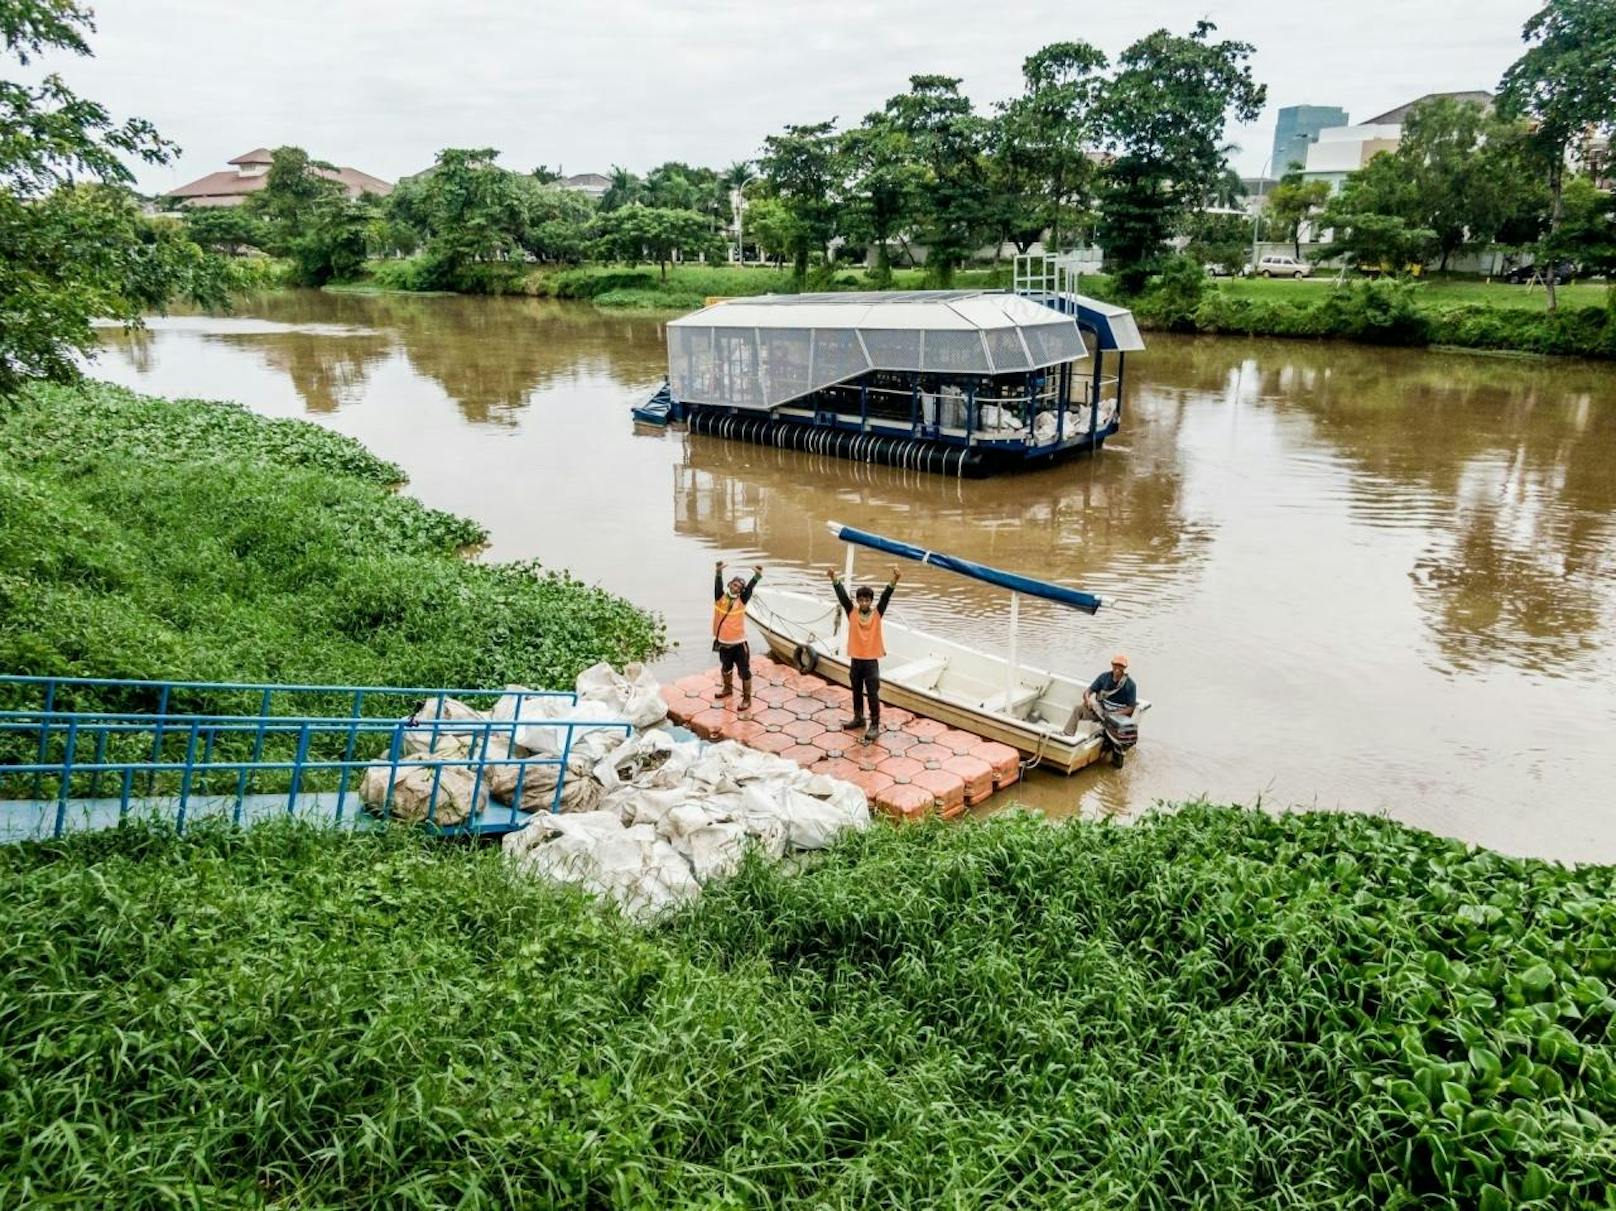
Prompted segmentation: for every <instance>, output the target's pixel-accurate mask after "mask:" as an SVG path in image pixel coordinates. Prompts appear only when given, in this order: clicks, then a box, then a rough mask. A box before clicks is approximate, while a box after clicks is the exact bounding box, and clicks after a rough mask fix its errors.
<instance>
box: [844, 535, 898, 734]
mask: <svg viewBox="0 0 1616 1211" xmlns="http://www.w3.org/2000/svg"><path fill="white" fill-rule="evenodd" d="M829 575H830V582H831V584H832V585H834V586H835V588H836V600H837V601H839V602H841V603H842V609H843V610H844V611H845V612H846V614H847V663H848V681H849V682H851V683H852V689H853V717H852V718H851V719H849V720H848V721H847V722H846V723H844V724H842V727H843V728H846V729H848V730H849V731H857V730H858V729H859V728H861V727H864V699H865V697H866V696H867V697H868V698H869V700H870V722H869V727H868V729H867V730H866V731H865V733H864V740H865V742H866V743H868V742H869V741H871V740H874V739H875V738H876V737H877V736H879V735H880V734H881V663H880V662H881V657H883V656H885V655H886V654H887V649H886V644H885V643H884V642H883V641H882V638H881V619H882V617H883V616H884V615H885V614H886V612H887V603H888V602H890V601H891V600H892V590H893V589H895V588H897V587H898V581H899V580H900V579H902V577H901V575H900V573H899V572H898V569H897V567H896V565H894V567H893V568H892V579H890V580H888V581H887V587H886V588H884V589H882V590H881V600H880V601H877V600H876V599H875V590H874V589H872V588H870V586H869V585H860V586H859V588H858V592H856V593H855V594H853V596H854V597H856V598H858V604H857V605H856V606H855V605H854V604H853V602H852V601H850V600H849V599H848V596H847V588H846V587H845V586H844V585H843V584H842V578H841V576H840V575H839V574H838V573H837V572H836V570H835V569H834V568H832V569H831V570H830V573H829Z"/></svg>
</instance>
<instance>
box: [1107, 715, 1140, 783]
mask: <svg viewBox="0 0 1616 1211" xmlns="http://www.w3.org/2000/svg"><path fill="white" fill-rule="evenodd" d="M1100 715H1101V722H1100V727H1101V729H1102V730H1103V731H1104V732H1105V749H1106V751H1107V752H1108V753H1110V754H1111V764H1112V765H1114V766H1116V767H1117V768H1118V769H1121V768H1122V761H1123V757H1122V755H1123V754H1124V753H1126V752H1127V751H1128V750H1129V749H1131V748H1132V747H1133V746H1134V745H1136V744H1138V743H1139V723H1138V720H1136V719H1135V718H1134V716H1132V715H1123V714H1119V713H1118V712H1116V711H1102V712H1100Z"/></svg>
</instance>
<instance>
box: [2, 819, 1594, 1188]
mask: <svg viewBox="0 0 1616 1211" xmlns="http://www.w3.org/2000/svg"><path fill="white" fill-rule="evenodd" d="M0 890H3V892H4V895H3V897H0V916H3V918H4V920H3V922H0V939H3V941H0V945H3V946H4V947H5V954H4V962H3V963H0V973H3V974H0V1073H3V1074H4V1079H3V1080H0V1105H3V1106H4V1113H3V1114H0V1204H3V1205H19V1204H30V1203H43V1202H46V1201H47V1200H50V1199H57V1200H61V1201H66V1202H72V1203H79V1204H89V1205H96V1204H99V1205H116V1206H128V1207H138V1206H159V1205H161V1206H173V1205H176V1204H178V1205H195V1206H210V1205H222V1204H223V1205H243V1206H253V1205H282V1206H337V1207H355V1208H357V1207H370V1206H377V1205H411V1206H436V1205H443V1204H446V1203H452V1204H455V1205H458V1206H472V1207H478V1206H484V1207H494V1206H510V1205H525V1206H561V1205H567V1206H575V1205H583V1204H591V1205H601V1206H624V1207H627V1206H667V1205H702V1206H767V1205H786V1204H793V1205H794V1204H799V1203H807V1204H811V1205H818V1206H848V1207H851V1206H873V1205H879V1206H903V1207H920V1206H939V1205H942V1206H972V1207H975V1206H1027V1207H1032V1206H1039V1207H1042V1206H1075V1207H1119V1208H1120V1207H1146V1208H1169V1207H1185V1206H1197V1207H1228V1208H1236V1207H1238V1208H1245V1207H1263V1208H1301V1207H1362V1208H1370V1207H1386V1206H1393V1207H1415V1206H1418V1207H1421V1208H1427V1207H1453V1208H1461V1207H1463V1208H1471V1207H1506V1206H1507V1207H1537V1208H1544V1209H1548V1208H1555V1209H1560V1208H1592V1207H1606V1206H1608V1205H1609V1198H1610V1191H1609V1186H1608V1182H1609V1174H1610V1173H1611V1172H1613V1171H1616V1157H1613V1156H1612V1143H1611V1139H1612V1132H1611V1131H1610V1130H1609V1123H1610V1121H1611V1119H1612V1115H1613V1114H1616V1083H1613V1081H1612V1058H1613V1046H1612V1036H1611V1024H1612V1017H1613V1011H1616V1001H1613V999H1612V997H1611V993H1610V986H1611V980H1612V979H1613V977H1616V970H1613V964H1616V952H1613V947H1612V940H1613V937H1616V898H1613V894H1612V893H1613V892H1616V872H1613V871H1612V869H1610V868H1586V869H1581V870H1566V869H1564V868H1561V867H1557V866H1554V865H1551V864H1548V863H1543V862H1537V861H1526V860H1517V859H1511V858H1505V857H1501V856H1499V855H1497V854H1494V853H1490V852H1487V851H1478V850H1471V849H1467V848H1466V847H1464V846H1461V845H1459V844H1457V843H1454V842H1449V841H1444V840H1441V839H1438V838H1434V837H1431V836H1429V835H1427V834H1423V833H1419V832H1415V831H1413V830H1409V829H1406V828H1403V827H1400V826H1398V825H1395V824H1391V823H1388V822H1383V821H1377V820H1371V819H1366V818H1362V817H1354V816H1347V815H1328V814H1314V815H1299V816H1288V817H1282V818H1277V819H1276V818H1271V817H1268V816H1265V815H1261V814H1257V813H1248V812H1243V811H1239V810H1233V809H1219V808H1210V807H1204V806H1193V807H1189V808H1186V809H1184V810H1182V811H1180V812H1178V813H1177V814H1173V815H1163V816H1159V817H1156V818H1152V819H1150V820H1147V821H1146V822H1144V823H1142V824H1140V825H1138V826H1133V827H1126V828H1119V827H1107V826H1103V825H1091V824H1081V823H1072V824H1064V825H1060V826H1051V825H1047V824H1045V823H1043V822H1041V821H1037V820H1035V819H1032V818H1029V817H1021V816H1011V817H1005V818H999V819H995V820H992V821H989V822H985V823H980V824H970V825H967V826H963V827H959V826H924V827H914V828H906V829H903V830H895V829H886V828H878V829H873V830H871V831H870V832H868V833H866V834H863V835H860V836H857V837H854V838H851V839H849V841H848V842H847V843H846V844H843V845H841V846H839V847H838V848H836V849H835V850H833V851H831V852H830V853H828V854H827V855H825V856H824V857H823V859H822V860H820V861H818V862H817V863H815V864H813V865H812V866H811V867H809V868H808V869H805V870H802V871H799V872H796V873H786V872H783V871H781V870H779V869H776V868H771V867H768V866H766V865H764V864H761V863H754V864H749V865H748V866H747V867H746V868H744V869H743V871H742V872H741V873H740V875H738V876H737V877H736V878H734V879H732V880H731V881H729V882H727V883H724V884H721V885H717V886H714V887H712V888H710V889H709V890H708V893H707V895H706V896H705V897H704V898H703V900H702V902H701V903H700V904H699V905H698V906H697V907H696V908H695V909H694V910H693V911H691V912H688V913H686V914H684V915H681V916H679V917H676V918H674V919H672V920H669V921H666V922H664V923H663V924H661V925H660V926H658V927H656V928H654V929H652V930H649V931H645V930H640V929H637V928H635V927H632V926H630V925H628V924H626V923H624V922H622V921H620V920H619V919H617V918H616V917H614V916H613V915H612V914H611V913H610V912H609V911H604V910H601V909H600V908H598V907H597V906H594V905H592V904H591V903H589V902H588V901H586V900H584V899H583V898H581V897H579V896H577V895H573V894H569V893H565V892H561V891H557V890H555V889H552V888H550V887H548V886H545V885H543V884H538V883H535V882H532V881H529V880H523V879H520V878H513V877H512V875H511V872H510V871H509V870H508V868H507V867H506V866H505V865H504V863H503V862H502V861H501V860H500V858H499V856H498V855H497V854H495V853H490V852H479V851H476V850H470V849H464V848H450V847H443V846H431V845H428V844H425V843H423V842H421V841H420V840H418V839H415V838H412V837H409V836H406V835H399V834H381V835H376V836H358V837H355V836H342V837H337V836H332V835H329V834H323V833H320V832H318V831H316V830H312V829H282V828H271V829H261V830H256V831H254V832H251V833H247V834H228V833H204V834H203V835H201V836H197V837H194V838H186V839H184V840H176V839H174V838H172V837H170V836H167V835H165V834H162V833H153V832H148V831H142V830H138V829H131V830H128V831H126V832H124V833H122V834H119V835H106V836H87V837H82V838H76V839H74V840H71V841H68V842H64V843H60V844H51V845H47V846H34V847H26V848H15V849H8V850H5V851H0Z"/></svg>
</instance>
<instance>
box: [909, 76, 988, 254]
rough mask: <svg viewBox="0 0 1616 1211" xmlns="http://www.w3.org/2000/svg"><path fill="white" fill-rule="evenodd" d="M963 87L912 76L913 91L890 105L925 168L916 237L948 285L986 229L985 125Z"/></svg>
mask: <svg viewBox="0 0 1616 1211" xmlns="http://www.w3.org/2000/svg"><path fill="white" fill-rule="evenodd" d="M959 85H960V82H959V79H958V78H957V77H955V76H910V77H909V91H908V92H906V93H899V94H898V95H897V96H895V97H893V98H892V99H891V100H889V101H888V102H887V104H886V113H887V116H888V117H889V118H890V119H891V121H892V124H893V126H894V127H895V128H896V129H897V130H898V131H900V132H901V133H902V134H903V135H905V136H906V137H907V138H908V140H909V143H910V146H912V147H913V148H914V155H915V159H916V160H917V162H918V163H920V164H921V165H922V166H923V167H924V169H925V178H924V181H923V183H922V186H921V188H920V191H919V195H918V197H917V198H916V203H915V216H916V220H917V227H918V231H917V234H918V236H919V238H920V240H921V242H922V243H924V244H925V245H926V268H927V272H928V275H929V276H930V277H932V278H933V279H934V280H935V281H936V282H938V283H939V284H940V285H945V286H946V285H948V284H949V283H950V282H951V281H953V277H954V270H955V268H956V267H958V266H959V265H960V264H961V262H963V261H964V260H965V258H966V257H968V256H969V255H970V254H971V251H972V249H974V248H975V247H976V246H977V245H978V244H979V243H980V242H981V241H982V238H983V237H984V236H985V235H986V234H987V231H988V183H987V172H986V169H985V167H984V165H983V162H982V161H983V153H984V151H985V149H986V143H987V133H988V131H987V123H986V122H985V121H984V120H983V119H982V118H980V117H979V116H978V115H977V114H976V113H975V112H974V111H973V110H972V108H971V102H970V100H969V98H967V97H966V96H965V95H964V94H962V93H961V92H960V90H959Z"/></svg>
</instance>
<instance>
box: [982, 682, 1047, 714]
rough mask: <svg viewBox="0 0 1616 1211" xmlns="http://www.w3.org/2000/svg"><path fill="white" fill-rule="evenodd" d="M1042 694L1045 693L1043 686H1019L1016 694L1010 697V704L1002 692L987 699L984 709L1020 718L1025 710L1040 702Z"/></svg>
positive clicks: (984, 702) (983, 704)
mask: <svg viewBox="0 0 1616 1211" xmlns="http://www.w3.org/2000/svg"><path fill="white" fill-rule="evenodd" d="M1041 693H1043V688H1042V687H1041V686H1036V685H1018V686H1016V689H1015V693H1013V694H1011V695H1010V696H1009V702H1008V704H1006V701H1005V695H1004V694H1003V693H1002V692H1001V693H998V694H995V695H993V697H991V698H988V699H985V700H984V701H983V703H982V709H983V710H984V711H994V712H996V713H998V714H1001V715H1016V716H1019V715H1020V714H1021V711H1022V710H1023V708H1025V707H1029V706H1031V705H1032V704H1033V703H1034V702H1036V701H1038V695H1039V694H1041Z"/></svg>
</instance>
